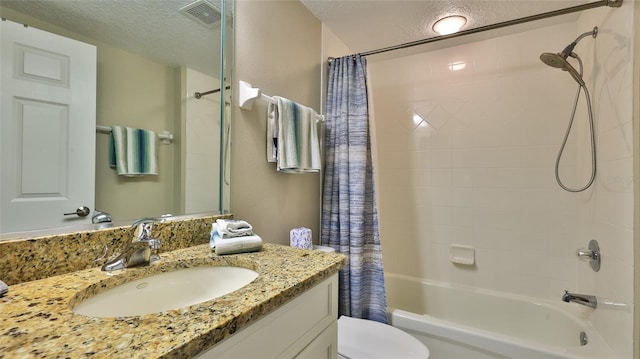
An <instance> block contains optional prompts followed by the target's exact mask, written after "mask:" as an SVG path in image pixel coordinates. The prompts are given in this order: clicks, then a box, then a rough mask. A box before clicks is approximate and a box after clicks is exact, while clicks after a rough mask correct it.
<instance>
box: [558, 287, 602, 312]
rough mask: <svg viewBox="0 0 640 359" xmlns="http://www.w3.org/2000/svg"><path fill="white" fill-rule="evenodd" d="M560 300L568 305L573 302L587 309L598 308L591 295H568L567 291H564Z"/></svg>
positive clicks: (596, 301)
mask: <svg viewBox="0 0 640 359" xmlns="http://www.w3.org/2000/svg"><path fill="white" fill-rule="evenodd" d="M562 300H563V301H565V302H567V303H569V302H574V303H578V304H582V305H586V306H587V307H591V308H594V309H595V308H596V307H597V306H598V300H597V299H596V297H595V296H593V295H585V294H576V293H569V291H567V290H565V291H564V294H563V295H562Z"/></svg>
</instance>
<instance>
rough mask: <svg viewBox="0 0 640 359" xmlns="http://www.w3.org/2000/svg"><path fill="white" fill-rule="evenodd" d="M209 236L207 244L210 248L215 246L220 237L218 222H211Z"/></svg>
mask: <svg viewBox="0 0 640 359" xmlns="http://www.w3.org/2000/svg"><path fill="white" fill-rule="evenodd" d="M210 234H211V236H210V237H209V246H210V247H211V249H214V248H216V241H217V240H219V239H220V234H219V233H218V224H217V223H211V233H210Z"/></svg>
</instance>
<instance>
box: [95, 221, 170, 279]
mask: <svg viewBox="0 0 640 359" xmlns="http://www.w3.org/2000/svg"><path fill="white" fill-rule="evenodd" d="M156 222H157V220H155V219H153V218H142V219H139V220H137V221H135V222H134V223H133V224H132V225H131V229H134V228H135V229H136V233H135V236H134V237H133V239H132V240H131V241H130V242H127V243H125V246H124V249H123V250H122V253H121V254H120V255H119V256H118V257H116V258H115V259H113V260H111V261H109V262H107V263H105V264H104V265H103V266H102V270H103V271H113V270H118V269H124V268H130V267H137V266H147V265H149V264H151V263H152V262H154V261H156V260H158V259H160V256H159V255H158V254H157V250H158V249H159V248H160V240H158V239H155V238H151V229H152V228H153V223H156Z"/></svg>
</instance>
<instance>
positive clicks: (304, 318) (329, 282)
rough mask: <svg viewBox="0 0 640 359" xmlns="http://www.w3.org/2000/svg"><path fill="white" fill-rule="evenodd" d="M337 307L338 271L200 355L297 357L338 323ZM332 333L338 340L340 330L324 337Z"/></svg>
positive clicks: (263, 358) (262, 358)
mask: <svg viewBox="0 0 640 359" xmlns="http://www.w3.org/2000/svg"><path fill="white" fill-rule="evenodd" d="M337 310H338V275H337V274H334V275H333V276H331V277H330V278H328V279H326V280H324V281H323V282H321V283H319V284H318V285H316V286H315V287H313V288H311V289H309V290H307V291H306V292H304V293H302V294H301V295H300V296H298V297H297V298H294V299H293V300H291V301H290V302H288V303H286V304H284V305H283V306H281V307H280V308H278V309H277V310H276V311H274V312H273V313H271V314H269V315H267V316H266V317H264V318H262V319H260V320H258V321H257V322H255V323H253V324H251V325H249V326H248V327H246V328H243V329H241V330H240V331H238V332H237V333H235V334H233V335H232V336H230V337H229V338H227V339H225V340H223V341H222V342H220V343H218V344H216V345H215V346H213V347H212V348H211V349H209V350H207V351H205V352H203V353H200V354H199V355H198V356H197V358H198V359H203V358H215V359H221V358H230V359H239V358H242V359H245V358H260V359H269V358H273V359H275V358H278V359H281V358H282V359H288V358H294V357H296V355H298V354H299V353H300V352H301V351H303V350H305V348H306V347H307V346H309V344H310V343H312V342H313V341H314V340H315V339H316V338H318V336H319V335H320V334H321V333H324V332H325V329H327V328H328V327H330V326H331V325H333V324H335V323H336V320H337V319H336V318H337ZM330 335H333V337H334V338H333V339H332V340H334V341H337V340H338V335H337V331H333V332H331V331H329V332H326V333H325V334H324V336H323V340H325V341H329V340H331V338H329V336H330ZM334 349H336V347H335V346H334V347H333V348H332V350H334ZM310 350H312V349H310ZM318 350H320V349H318ZM323 358H326V357H323ZM333 358H335V357H333Z"/></svg>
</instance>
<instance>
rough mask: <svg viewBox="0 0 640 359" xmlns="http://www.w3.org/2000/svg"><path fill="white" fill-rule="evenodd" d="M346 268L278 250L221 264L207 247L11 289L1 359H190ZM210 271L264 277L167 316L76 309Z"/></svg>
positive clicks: (2, 321)
mask: <svg viewBox="0 0 640 359" xmlns="http://www.w3.org/2000/svg"><path fill="white" fill-rule="evenodd" d="M345 262H346V258H345V257H344V256H343V255H340V254H333V253H324V252H321V251H310V250H303V249H297V248H291V247H288V246H282V245H276V244H265V245H264V247H263V249H262V250H261V251H260V252H254V253H244V254H235V255H226V256H217V255H215V254H214V253H213V252H212V251H211V249H210V248H209V246H208V245H206V244H205V245H199V246H194V247H189V248H185V249H179V250H175V251H172V252H167V253H163V254H162V258H161V259H160V260H159V261H158V262H155V263H153V264H152V265H151V266H148V267H139V268H130V269H126V270H123V271H118V273H117V274H115V275H114V274H108V273H106V272H103V271H101V270H100V268H91V269H85V270H81V271H77V272H73V273H69V274H64V275H58V276H54V277H49V278H45V279H40V280H35V281H31V282H25V283H20V284H16V285H12V286H10V287H9V293H7V294H6V295H5V296H4V297H2V298H0V358H87V357H95V358H103V357H109V358H142V357H144V358H189V357H192V356H194V355H196V354H198V353H199V352H201V351H203V350H205V349H208V348H210V347H211V346H212V345H213V344H215V343H218V342H220V341H221V340H223V339H224V338H226V337H227V336H229V335H231V334H233V333H234V332H236V331H237V330H239V329H241V328H243V327H245V326H247V325H249V324H251V323H253V322H255V321H256V320H258V319H259V318H261V317H263V316H264V315H266V314H268V313H270V312H272V311H274V310H275V309H277V308H278V307H279V306H281V305H282V304H284V303H286V302H287V301H289V300H291V299H293V298H294V297H296V296H298V295H299V294H301V293H302V292H304V291H306V290H307V289H309V288H311V287H313V286H314V285H315V284H317V283H319V282H321V281H322V280H324V279H326V278H328V277H329V276H331V275H332V274H334V273H336V272H337V271H338V270H339V269H340V268H341V267H342V266H343V265H344V264H345ZM206 265H222V266H226V265H230V266H240V267H245V268H249V269H252V270H254V271H256V272H258V274H259V276H258V278H256V279H255V280H254V281H253V282H251V283H250V284H248V285H247V286H245V287H243V288H241V289H239V290H237V291H234V292H231V293H229V294H227V295H224V296H222V297H218V298H216V299H213V300H210V301H207V302H204V303H200V304H196V305H193V306H190V307H186V308H182V309H177V310H169V311H164V312H160V313H153V314H147V315H142V316H132V317H121V318H92V317H86V316H83V315H78V314H74V313H73V311H72V309H71V308H72V306H73V305H74V304H75V303H77V302H79V301H81V300H82V299H83V298H86V297H89V296H91V295H92V293H99V292H101V291H104V290H106V289H109V288H111V287H113V286H116V285H118V284H120V283H123V282H126V281H129V280H133V279H138V278H142V277H145V276H148V275H152V274H155V273H160V272H166V271H171V270H174V269H177V268H187V267H197V266H206Z"/></svg>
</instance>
